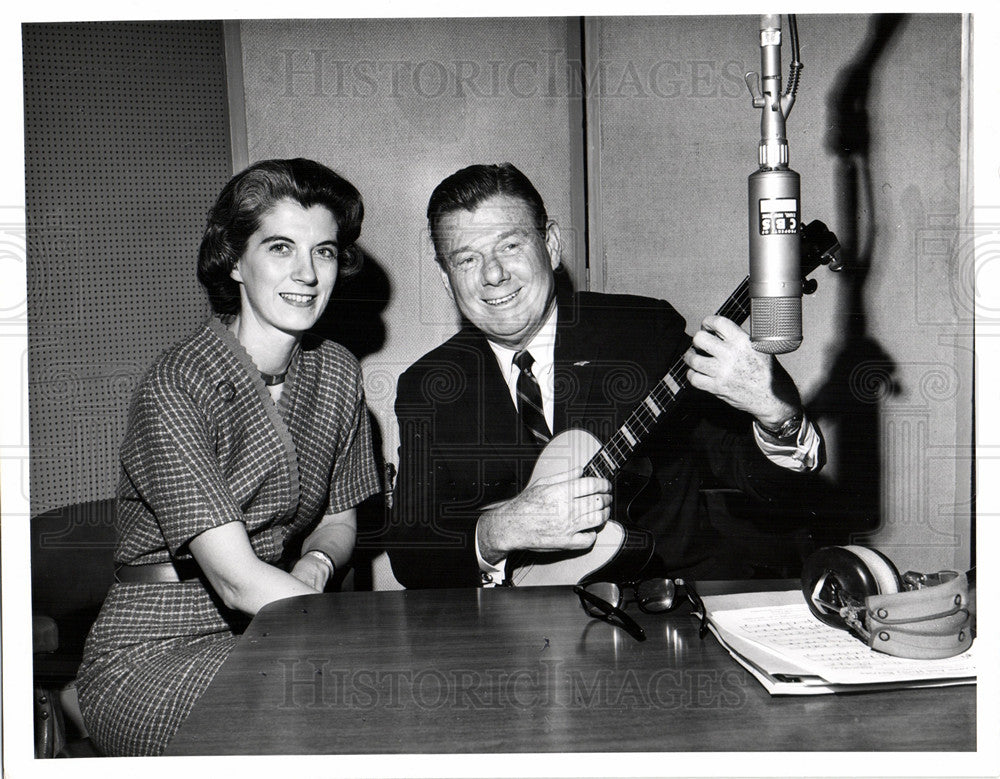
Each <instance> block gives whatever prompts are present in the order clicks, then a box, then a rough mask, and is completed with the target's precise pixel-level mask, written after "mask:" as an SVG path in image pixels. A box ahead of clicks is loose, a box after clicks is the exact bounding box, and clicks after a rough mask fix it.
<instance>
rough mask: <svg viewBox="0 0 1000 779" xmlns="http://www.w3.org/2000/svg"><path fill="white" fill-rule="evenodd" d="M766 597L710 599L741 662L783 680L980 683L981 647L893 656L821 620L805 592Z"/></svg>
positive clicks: (714, 620) (721, 633)
mask: <svg viewBox="0 0 1000 779" xmlns="http://www.w3.org/2000/svg"><path fill="white" fill-rule="evenodd" d="M761 595H764V594H763V593H762V594H761ZM766 595H767V597H766V598H765V599H764V600H763V601H761V600H759V599H758V600H757V601H756V602H755V594H754V593H751V594H745V595H740V596H723V597H720V598H711V597H706V598H705V601H706V604H707V607H708V610H709V619H710V622H711V624H712V627H713V630H714V632H715V634H716V636H717V637H718V638H719V640H720V641H721V642H722V643H723V645H724V646H726V648H727V649H728V650H729V651H730V653H732V654H733V656H734V657H736V658H737V659H738V660H740V661H741V662H743V661H744V660H746V661H749V663H750V664H751V665H752V666H753V667H754V669H755V670H756V671H760V672H762V673H763V674H765V675H767V674H772V675H773V678H777V679H779V680H781V679H783V678H788V676H789V675H788V671H789V669H795V674H796V678H797V679H802V680H805V679H809V680H810V681H809V682H807V683H813V684H820V685H828V686H830V687H832V688H836V687H838V686H840V685H882V684H909V683H913V684H927V683H972V682H974V681H975V677H976V655H975V649H976V648H975V646H973V647H972V648H971V649H969V650H968V651H966V652H964V653H963V654H961V655H958V656H956V657H950V658H944V659H941V660H911V659H906V658H899V657H893V656H891V655H886V654H883V653H881V652H876V651H874V650H872V649H870V648H869V647H868V646H867V645H866V644H865V643H864V642H862V641H861V640H859V639H858V638H856V637H854V636H853V635H851V634H849V633H847V632H846V631H843V630H837V629H836V628H833V627H831V626H829V625H826V624H824V623H822V622H820V621H819V620H818V619H816V618H815V617H814V616H813V615H812V614H811V613H810V612H809V609H808V607H807V606H806V604H805V602H804V601H803V600H802V597H801V594H800V593H794V592H790V593H767V594H766ZM779 595H783V596H786V597H785V598H784V599H783V600H784V602H780V601H781V600H782V599H781V598H778V599H777V600H776V598H775V596H779ZM713 606H714V608H713ZM755 675H758V674H756V673H755ZM758 678H761V677H760V676H759V675H758ZM761 681H762V682H764V680H763V679H761ZM771 691H772V692H774V690H771ZM781 691H782V692H791V691H792V690H789V689H783V690H781ZM828 691H831V692H832V691H835V690H834V689H829V690H828Z"/></svg>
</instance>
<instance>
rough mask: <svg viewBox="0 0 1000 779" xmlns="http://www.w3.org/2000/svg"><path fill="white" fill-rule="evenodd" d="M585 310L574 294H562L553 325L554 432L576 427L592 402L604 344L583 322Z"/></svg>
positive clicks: (588, 324)
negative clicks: (554, 330)
mask: <svg viewBox="0 0 1000 779" xmlns="http://www.w3.org/2000/svg"><path fill="white" fill-rule="evenodd" d="M584 316H585V312H584V311H583V310H582V309H581V308H580V307H579V306H578V305H577V301H576V297H575V296H566V297H565V298H563V297H561V298H560V300H559V311H558V315H557V325H556V347H555V352H554V361H553V366H554V370H555V399H556V403H555V415H554V419H553V421H554V428H555V429H554V430H553V433H560V432H562V431H563V430H565V429H567V428H568V427H576V426H578V425H577V424H576V421H577V418H578V416H579V414H581V413H584V412H585V410H586V409H587V408H588V406H589V405H590V403H591V400H592V398H591V396H592V394H593V393H594V392H595V391H596V390H597V389H599V387H597V388H595V383H594V379H595V377H596V375H597V373H598V372H599V367H600V365H601V359H602V354H603V352H604V343H603V341H602V340H601V339H599V338H594V337H592V336H593V335H594V333H593V332H592V327H591V326H590V323H589V322H586V321H583V317H584Z"/></svg>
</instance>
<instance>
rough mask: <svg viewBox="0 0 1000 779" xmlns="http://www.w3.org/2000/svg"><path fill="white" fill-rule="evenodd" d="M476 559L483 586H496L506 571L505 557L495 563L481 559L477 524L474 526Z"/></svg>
mask: <svg viewBox="0 0 1000 779" xmlns="http://www.w3.org/2000/svg"><path fill="white" fill-rule="evenodd" d="M475 546H476V561H477V562H478V563H479V570H480V572H481V573H482V575H483V586H484V587H496V586H497V585H498V584H501V583H503V577H504V574H505V572H506V567H507V558H506V557H505V558H504V559H503V560H501V561H500V562H498V563H497V564H496V565H493V564H491V563H488V562H486V561H485V560H484V559H483V555H482V552H480V551H479V526H478V525H477V526H476V544H475Z"/></svg>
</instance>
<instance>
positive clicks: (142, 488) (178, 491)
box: [121, 374, 243, 555]
mask: <svg viewBox="0 0 1000 779" xmlns="http://www.w3.org/2000/svg"><path fill="white" fill-rule="evenodd" d="M212 436H213V434H212V431H211V424H210V421H209V419H208V417H207V415H206V414H205V413H204V411H202V410H199V409H198V408H197V407H196V404H195V403H194V402H193V400H192V398H191V397H190V396H189V395H188V394H187V393H186V392H184V391H183V389H181V388H180V387H178V386H177V385H176V384H175V383H173V382H171V381H169V380H167V379H164V377H163V376H162V375H161V376H157V375H156V374H154V375H153V376H152V377H151V379H150V381H148V382H147V383H146V384H145V385H144V386H143V387H142V388H141V389H140V391H139V393H138V395H137V397H136V400H135V403H134V404H133V406H132V412H131V417H130V420H129V428H128V433H127V435H126V439H125V442H124V444H123V446H122V450H121V460H122V469H123V475H124V476H125V478H128V479H129V481H130V482H131V483H132V486H133V487H134V488H135V491H136V492H137V494H138V495H139V496H140V498H141V499H142V500H143V501H144V502H145V503H146V504H148V506H149V508H150V510H151V512H152V514H153V515H154V516H155V518H156V522H157V524H158V525H159V528H160V531H161V533H162V534H163V538H164V540H165V541H166V545H167V548H168V549H169V550H170V553H171V555H177V554H178V552H181V551H184V550H185V549H184V548H185V546H186V544H187V543H188V541H190V540H191V539H192V538H194V537H195V536H197V535H198V534H200V533H202V532H203V531H205V530H208V529H209V528H212V527H216V526H219V525H224V524H227V523H229V522H234V521H241V520H242V519H243V514H242V512H241V511H240V508H239V506H237V505H236V503H235V502H234V500H233V498H232V494H231V492H230V490H229V489H228V488H227V485H226V483H225V481H224V479H223V476H222V473H221V472H220V469H219V465H218V462H217V460H216V458H215V457H214V455H213V453H212V446H211V441H212V440H213V439H212Z"/></svg>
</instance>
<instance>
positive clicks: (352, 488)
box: [329, 364, 379, 513]
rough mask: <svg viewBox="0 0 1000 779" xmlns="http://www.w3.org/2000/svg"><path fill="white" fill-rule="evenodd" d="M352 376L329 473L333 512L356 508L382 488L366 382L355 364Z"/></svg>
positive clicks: (330, 509)
mask: <svg viewBox="0 0 1000 779" xmlns="http://www.w3.org/2000/svg"><path fill="white" fill-rule="evenodd" d="M349 376H350V380H351V381H352V382H353V385H354V386H353V393H352V394H353V403H352V404H351V405H350V406H349V407H347V408H345V409H344V411H343V417H342V421H341V424H340V436H339V440H340V445H339V446H338V447H337V452H336V459H335V461H334V465H333V470H332V471H331V474H330V502H329V511H330V513H338V512H340V511H346V510H347V509H349V508H353V507H354V506H357V505H358V504H359V503H361V502H362V501H363V500H364V499H365V498H367V497H368V496H370V495H372V494H373V493H375V492H377V491H378V490H379V475H378V466H377V465H376V464H375V458H374V455H373V453H372V440H371V426H370V424H369V421H368V406H367V405H366V404H365V390H364V383H363V382H362V379H361V371H360V369H359V368H357V366H356V364H355V365H354V366H353V370H352V371H351V372H350V374H349Z"/></svg>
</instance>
